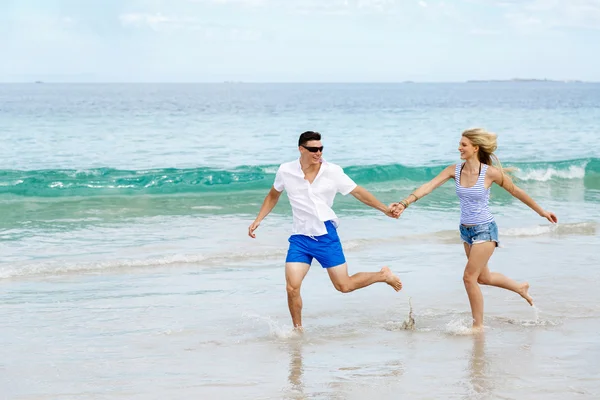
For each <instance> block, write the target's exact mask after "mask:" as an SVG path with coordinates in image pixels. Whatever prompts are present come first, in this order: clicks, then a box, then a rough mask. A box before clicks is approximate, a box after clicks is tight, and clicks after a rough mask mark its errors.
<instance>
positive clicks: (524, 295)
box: [517, 282, 533, 306]
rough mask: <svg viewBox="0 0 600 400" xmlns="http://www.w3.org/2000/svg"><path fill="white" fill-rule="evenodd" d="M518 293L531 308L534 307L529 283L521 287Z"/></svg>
mask: <svg viewBox="0 0 600 400" xmlns="http://www.w3.org/2000/svg"><path fill="white" fill-rule="evenodd" d="M517 293H519V294H520V295H521V297H522V298H524V299H525V300H527V302H528V303H529V305H530V306H532V305H533V299H532V298H531V296H530V295H529V283H527V282H525V283H522V284H521V285H519V291H518V292H517Z"/></svg>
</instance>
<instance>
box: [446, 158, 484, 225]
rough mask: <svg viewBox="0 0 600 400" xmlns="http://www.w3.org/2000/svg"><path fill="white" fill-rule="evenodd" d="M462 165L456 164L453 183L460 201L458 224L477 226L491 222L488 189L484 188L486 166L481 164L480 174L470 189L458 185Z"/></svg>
mask: <svg viewBox="0 0 600 400" xmlns="http://www.w3.org/2000/svg"><path fill="white" fill-rule="evenodd" d="M463 165H464V164H456V169H455V171H454V181H455V184H456V194H457V195H458V198H459V199H460V223H461V224H463V225H479V224H486V223H488V222H492V221H493V220H494V216H493V215H492V213H491V212H490V208H489V205H488V204H489V200H490V189H489V188H488V189H486V188H485V173H486V172H487V169H488V165H487V164H481V172H480V173H479V177H478V178H477V182H476V183H475V184H474V185H473V186H471V187H468V188H467V187H463V186H461V184H460V172H461V169H462V167H463Z"/></svg>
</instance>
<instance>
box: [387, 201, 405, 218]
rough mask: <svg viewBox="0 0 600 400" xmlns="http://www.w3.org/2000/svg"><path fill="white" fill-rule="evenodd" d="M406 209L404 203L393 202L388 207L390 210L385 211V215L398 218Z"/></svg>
mask: <svg viewBox="0 0 600 400" xmlns="http://www.w3.org/2000/svg"><path fill="white" fill-rule="evenodd" d="M404 210H405V208H404V206H403V205H402V204H400V203H392V204H390V206H389V207H388V210H387V212H386V213H385V215H387V216H388V217H391V218H396V219H398V218H399V217H400V215H401V214H402V212H403V211H404Z"/></svg>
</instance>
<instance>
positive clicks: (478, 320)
mask: <svg viewBox="0 0 600 400" xmlns="http://www.w3.org/2000/svg"><path fill="white" fill-rule="evenodd" d="M465 247H467V245H465ZM495 248H496V243H495V242H484V243H477V244H474V245H472V246H471V248H470V249H469V250H468V253H467V254H468V255H467V256H468V258H469V261H468V262H467V266H466V267H465V273H464V275H463V281H464V284H465V289H466V290H467V295H468V296H469V303H470V304H471V314H472V315H473V329H477V330H480V329H483V294H482V293H481V288H480V287H479V283H478V280H479V276H480V275H481V272H482V271H483V269H484V268H485V267H486V265H487V263H488V261H489V259H490V257H491V256H492V254H493V253H494V249H495ZM465 250H467V249H466V248H465Z"/></svg>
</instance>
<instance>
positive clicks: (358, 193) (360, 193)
mask: <svg viewBox="0 0 600 400" xmlns="http://www.w3.org/2000/svg"><path fill="white" fill-rule="evenodd" d="M350 194H351V195H352V196H354V197H356V198H357V199H358V200H359V201H361V202H363V203H364V204H366V205H368V206H369V207H373V208H375V209H376V210H379V211H381V212H382V213H384V214H385V215H387V216H388V217H393V218H396V217H395V216H393V215H392V213H391V211H390V208H389V207H388V206H386V205H385V204H383V203H382V202H381V201H379V200H377V198H376V197H375V196H374V195H373V194H372V193H371V192H369V191H368V190H367V189H365V188H364V187H362V186H356V187H355V188H354V190H352V191H351V192H350Z"/></svg>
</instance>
